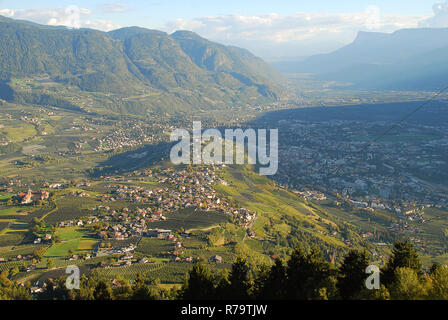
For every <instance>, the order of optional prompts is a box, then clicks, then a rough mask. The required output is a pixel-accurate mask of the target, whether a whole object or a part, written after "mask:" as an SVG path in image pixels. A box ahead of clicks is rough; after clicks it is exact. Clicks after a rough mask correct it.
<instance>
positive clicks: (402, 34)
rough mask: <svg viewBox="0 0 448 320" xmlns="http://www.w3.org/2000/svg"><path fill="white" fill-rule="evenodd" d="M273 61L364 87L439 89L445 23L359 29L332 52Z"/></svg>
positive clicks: (446, 61) (444, 69)
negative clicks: (393, 29)
mask: <svg viewBox="0 0 448 320" xmlns="http://www.w3.org/2000/svg"><path fill="white" fill-rule="evenodd" d="M275 67H276V68H277V69H278V70H279V71H282V72H288V73H310V74H312V75H313V76H314V77H315V78H317V79H320V80H329V81H341V82H350V83H353V84H354V85H356V86H357V87H363V88H368V89H372V88H375V89H404V90H419V89H421V90H427V89H430V90H432V89H435V90H437V89H440V88H442V87H444V86H446V85H448V29H447V28H439V29H435V28H417V29H401V30H398V31H396V32H393V33H378V32H359V33H358V36H357V37H356V39H355V40H354V42H353V43H351V44H349V45H347V46H345V47H342V48H341V49H338V50H336V51H334V52H331V53H329V54H321V55H315V56H311V57H309V58H307V59H305V60H303V61H300V62H284V63H277V64H275Z"/></svg>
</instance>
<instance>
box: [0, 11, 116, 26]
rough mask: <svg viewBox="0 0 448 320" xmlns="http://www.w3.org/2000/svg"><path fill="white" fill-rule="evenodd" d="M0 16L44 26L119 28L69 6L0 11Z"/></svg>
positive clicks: (89, 13) (88, 12) (87, 12)
mask: <svg viewBox="0 0 448 320" xmlns="http://www.w3.org/2000/svg"><path fill="white" fill-rule="evenodd" d="M0 14H1V15H4V16H7V17H12V18H14V19H21V20H28V21H32V22H36V23H40V24H44V25H51V26H66V27H69V28H93V29H98V30H103V31H110V30H113V29H117V28H120V26H119V25H115V24H113V23H112V22H111V21H108V20H102V19H92V15H93V13H92V12H91V11H90V10H89V9H85V8H78V7H76V6H69V7H67V8H39V9H28V10H12V9H0Z"/></svg>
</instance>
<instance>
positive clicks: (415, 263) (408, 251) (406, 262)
mask: <svg viewBox="0 0 448 320" xmlns="http://www.w3.org/2000/svg"><path fill="white" fill-rule="evenodd" d="M398 268H409V269H412V270H414V271H415V272H416V273H417V275H418V276H420V275H422V265H421V262H420V258H419V256H418V253H417V251H416V250H415V248H414V246H413V245H412V243H410V242H409V241H408V240H404V241H397V242H395V243H394V247H393V249H392V255H391V256H390V258H389V260H388V261H387V263H386V266H385V267H384V270H383V273H382V275H381V282H382V283H384V284H385V285H386V286H390V285H391V284H392V283H393V282H394V281H395V273H396V271H397V269H398Z"/></svg>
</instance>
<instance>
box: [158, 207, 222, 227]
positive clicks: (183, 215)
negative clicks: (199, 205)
mask: <svg viewBox="0 0 448 320" xmlns="http://www.w3.org/2000/svg"><path fill="white" fill-rule="evenodd" d="M166 217H167V220H165V221H156V222H153V223H152V224H151V227H152V228H160V229H169V230H177V229H179V228H184V229H185V230H189V229H197V228H204V227H210V226H212V225H217V224H220V223H223V222H225V221H228V217H227V215H225V214H223V213H217V212H212V211H208V212H203V211H195V210H194V209H184V210H180V211H177V212H170V213H167V214H166Z"/></svg>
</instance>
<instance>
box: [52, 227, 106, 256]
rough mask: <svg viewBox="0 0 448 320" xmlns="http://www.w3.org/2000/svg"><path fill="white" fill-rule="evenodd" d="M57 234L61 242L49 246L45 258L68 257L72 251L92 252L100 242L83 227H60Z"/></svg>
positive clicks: (80, 252)
mask: <svg viewBox="0 0 448 320" xmlns="http://www.w3.org/2000/svg"><path fill="white" fill-rule="evenodd" d="M55 236H56V237H58V238H59V240H60V243H56V244H54V245H52V246H51V247H50V248H48V250H47V252H46V254H45V258H56V259H58V258H59V259H64V258H65V259H66V258H68V257H69V255H70V252H71V251H72V252H73V254H77V255H79V254H83V253H91V252H92V250H93V249H94V247H95V246H96V245H97V244H98V242H99V241H98V239H95V238H93V237H92V235H90V234H89V233H88V232H87V231H86V230H85V229H84V228H81V227H67V228H58V229H57V230H56V232H55Z"/></svg>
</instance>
